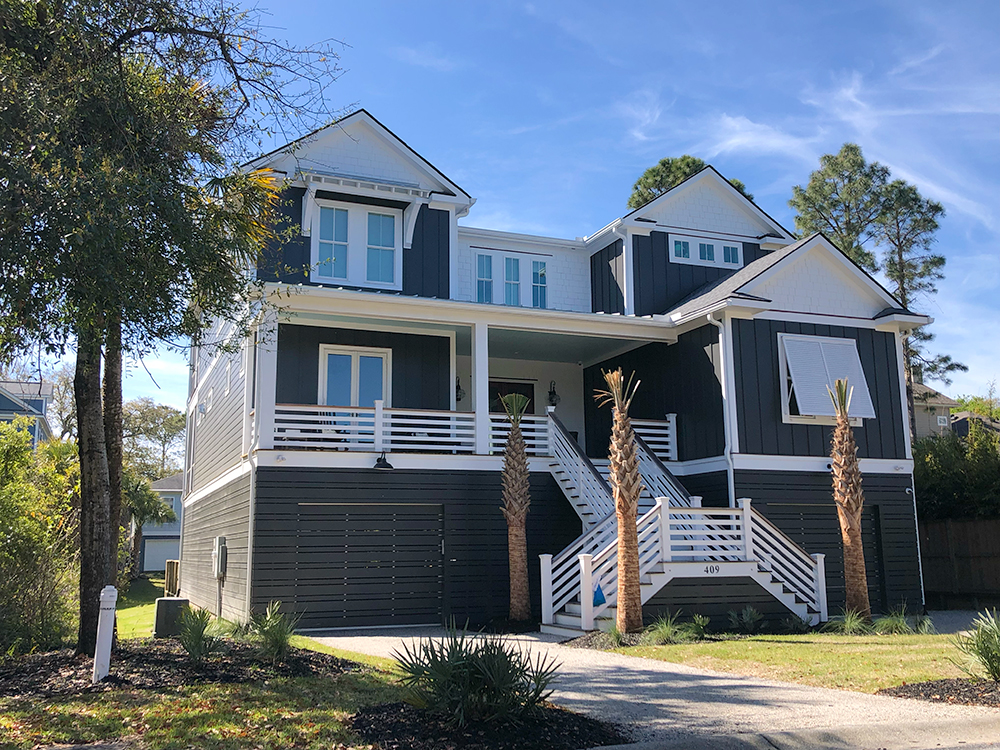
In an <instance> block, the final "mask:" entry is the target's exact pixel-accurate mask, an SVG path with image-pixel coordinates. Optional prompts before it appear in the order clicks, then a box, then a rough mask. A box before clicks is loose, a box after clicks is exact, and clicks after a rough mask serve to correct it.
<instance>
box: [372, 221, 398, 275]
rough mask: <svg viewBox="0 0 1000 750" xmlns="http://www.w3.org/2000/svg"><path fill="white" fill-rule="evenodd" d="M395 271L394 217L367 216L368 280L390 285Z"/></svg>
mask: <svg viewBox="0 0 1000 750" xmlns="http://www.w3.org/2000/svg"><path fill="white" fill-rule="evenodd" d="M395 271H396V217H395V216H389V215H387V214H375V213H369V214H368V280H369V281H377V282H380V283H382V284H392V283H393V282H394V281H395Z"/></svg>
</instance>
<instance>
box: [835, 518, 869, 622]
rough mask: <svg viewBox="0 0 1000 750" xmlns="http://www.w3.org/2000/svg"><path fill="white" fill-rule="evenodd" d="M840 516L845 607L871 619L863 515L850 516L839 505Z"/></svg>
mask: <svg viewBox="0 0 1000 750" xmlns="http://www.w3.org/2000/svg"><path fill="white" fill-rule="evenodd" d="M837 515H838V517H839V518H840V535H841V539H842V540H843V542H844V584H845V587H846V594H847V601H846V602H845V603H844V609H846V610H853V611H855V612H857V613H858V614H860V615H861V616H862V617H864V618H865V619H866V620H868V619H871V616H872V608H871V602H870V601H869V598H868V571H867V569H866V567H865V549H864V543H863V542H862V539H861V517H860V514H858V517H857V518H848V517H847V512H846V511H845V510H844V509H843V508H841V507H840V506H837Z"/></svg>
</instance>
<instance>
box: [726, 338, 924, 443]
mask: <svg viewBox="0 0 1000 750" xmlns="http://www.w3.org/2000/svg"><path fill="white" fill-rule="evenodd" d="M779 333H798V334H806V335H810V336H833V337H837V338H852V339H854V340H855V341H856V342H857V345H858V354H859V356H860V357H861V366H862V367H863V368H864V371H865V379H866V380H867V381H868V390H869V392H870V393H871V396H872V403H873V404H874V405H875V414H876V418H875V419H865V420H863V421H862V422H863V423H862V426H861V427H856V428H854V437H855V440H857V443H858V455H859V456H860V457H862V458H887V459H893V458H897V459H903V458H906V444H905V442H904V430H906V429H908V428H907V426H906V424H905V422H904V420H903V413H902V402H901V400H900V383H899V369H898V366H897V360H896V340H895V336H893V334H891V333H886V332H884V331H874V330H872V329H870V328H848V327H844V326H828V325H817V324H813V323H791V322H786V321H776V320H734V321H733V352H734V358H735V360H736V362H735V369H736V408H737V418H738V422H739V445H740V453H757V454H765V455H782V456H825V455H827V454H828V453H829V450H830V435H831V433H832V430H833V428H832V427H831V426H823V425H805V424H785V423H784V422H783V421H782V418H781V385H780V375H779V372H780V371H779V368H778V334H779Z"/></svg>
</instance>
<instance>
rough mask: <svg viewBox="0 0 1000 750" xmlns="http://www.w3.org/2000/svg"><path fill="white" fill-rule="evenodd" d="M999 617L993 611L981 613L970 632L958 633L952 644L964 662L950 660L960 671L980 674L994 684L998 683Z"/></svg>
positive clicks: (999, 655) (999, 672)
mask: <svg viewBox="0 0 1000 750" xmlns="http://www.w3.org/2000/svg"><path fill="white" fill-rule="evenodd" d="M998 618H1000V615H998V614H997V611H996V610H995V609H994V610H993V611H992V612H990V611H989V610H987V611H985V612H981V613H980V614H979V616H978V617H977V618H976V619H975V621H974V622H973V623H972V630H971V631H969V632H968V633H959V634H958V635H956V636H955V639H954V641H953V643H954V644H955V648H957V649H958V650H959V652H961V654H962V655H963V656H964V657H965V658H964V660H961V661H958V660H954V659H953V660H952V661H953V662H954V663H955V664H956V665H957V666H958V667H959V668H960V669H962V670H963V671H965V673H966V674H968V675H970V676H977V675H978V674H980V672H985V673H986V675H987V676H988V677H989V678H990V679H992V680H993V681H994V682H1000V619H998Z"/></svg>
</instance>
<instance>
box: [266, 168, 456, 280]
mask: <svg viewBox="0 0 1000 750" xmlns="http://www.w3.org/2000/svg"><path fill="white" fill-rule="evenodd" d="M305 192H306V189H305V188H288V189H287V190H285V192H284V194H283V197H282V200H281V203H280V205H279V207H278V214H279V216H280V219H279V222H278V226H277V234H278V239H277V240H276V241H274V242H272V243H271V244H270V245H269V246H268V248H267V249H265V251H264V253H263V255H262V257H261V259H260V262H259V263H258V266H257V278H258V279H259V280H261V281H278V282H281V283H285V284H307V285H310V286H332V287H344V288H364V287H348V285H347V284H341V283H338V282H337V281H334V280H325V281H322V282H319V281H315V280H313V279H312V278H311V273H310V272H311V268H310V265H311V239H310V238H309V237H304V236H302V234H301V232H300V227H299V224H300V221H301V218H302V200H303V198H304V196H305ZM316 196H317V197H318V198H328V199H330V200H337V201H343V202H347V203H359V204H363V205H373V206H382V207H383V208H396V209H400V210H402V209H404V208H406V206H407V204H406V203H403V202H401V201H393V200H386V199H384V198H366V197H364V196H358V195H349V194H347V193H333V192H329V191H325V190H318V191H316ZM450 237H451V232H450V216H449V214H448V212H447V211H441V210H438V209H434V208H429V207H428V206H421V207H420V212H419V213H418V214H417V221H416V225H415V226H414V229H413V244H412V245H411V247H410V249H408V250H403V294H410V295H413V296H416V297H438V298H440V299H448V298H449V296H450V288H449V245H450ZM380 291H381V290H380Z"/></svg>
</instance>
